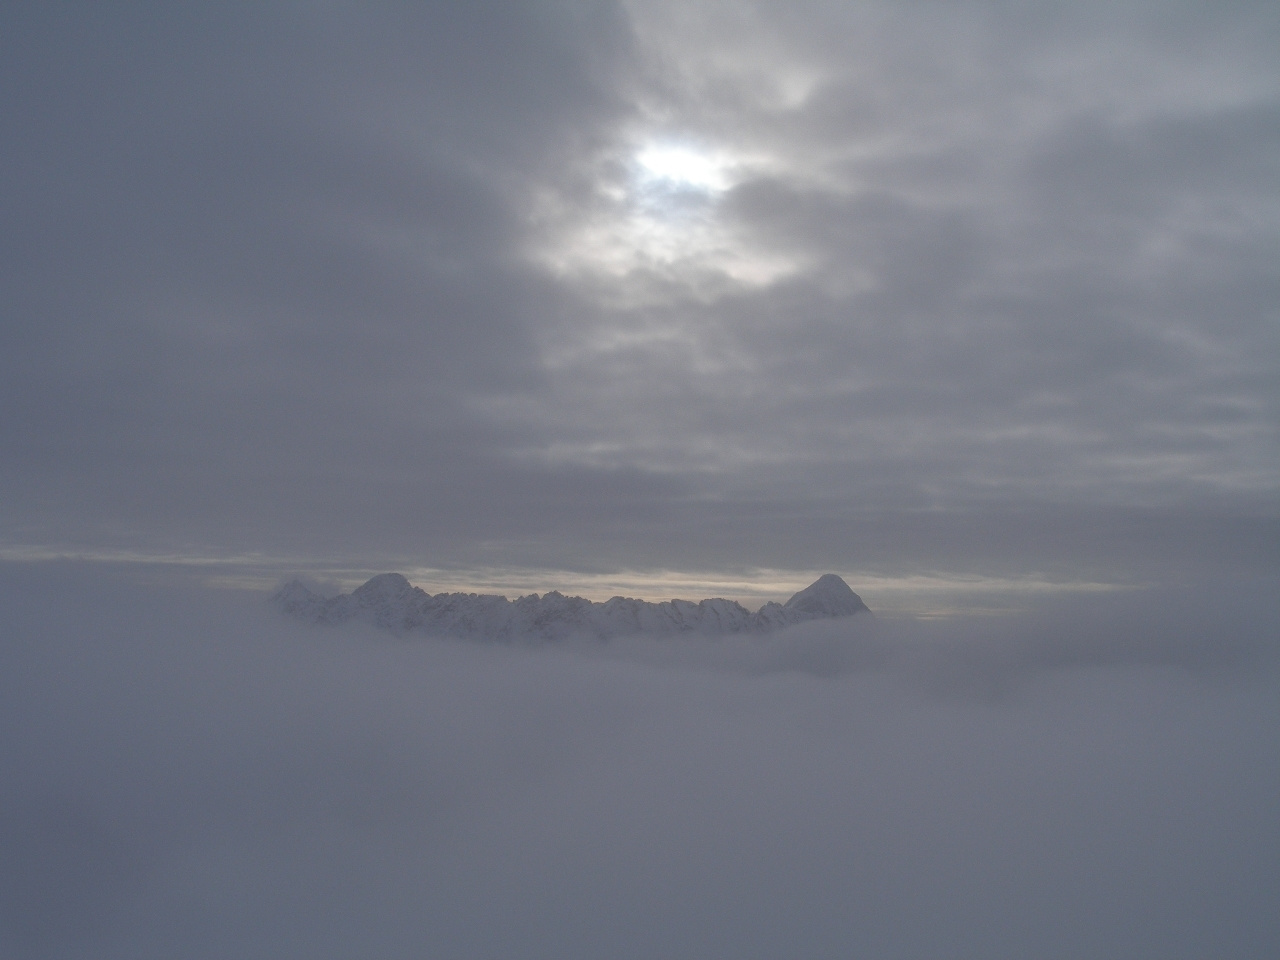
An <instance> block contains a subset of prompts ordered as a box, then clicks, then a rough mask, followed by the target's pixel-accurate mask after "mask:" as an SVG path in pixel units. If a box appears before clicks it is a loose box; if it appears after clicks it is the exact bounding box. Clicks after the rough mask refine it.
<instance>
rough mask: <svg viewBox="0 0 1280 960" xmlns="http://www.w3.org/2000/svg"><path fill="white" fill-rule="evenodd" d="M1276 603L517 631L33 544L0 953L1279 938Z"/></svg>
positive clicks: (1147, 594)
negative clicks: (276, 598)
mask: <svg viewBox="0 0 1280 960" xmlns="http://www.w3.org/2000/svg"><path fill="white" fill-rule="evenodd" d="M851 585H852V586H853V588H854V589H855V590H856V589H857V587H858V585H857V584H856V583H853V584H851ZM1267 594H1268V591H1266V590H1265V589H1263V588H1261V587H1260V588H1258V589H1252V590H1250V589H1239V590H1235V591H1231V590H1219V589H1208V588H1206V589H1204V590H1203V591H1202V592H1200V593H1198V594H1196V595H1191V594H1187V593H1178V594H1174V593H1168V592H1159V591H1141V592H1133V593H1129V594H1124V595H1113V596H1108V597H1106V598H1103V599H1099V598H1098V597H1097V596H1091V597H1090V598H1089V599H1087V600H1084V601H1075V602H1061V603H1059V604H1058V605H1057V606H1055V607H1053V608H1052V609H1042V610H1040V611H1039V612H1037V613H1036V614H1035V615H1028V616H1026V617H1023V618H1020V619H1012V618H1002V619H991V620H968V621H961V622H958V623H942V622H935V623H918V622H907V621H889V620H881V621H877V622H869V621H867V620H865V619H864V618H854V619H853V620H851V621H846V622H834V623H831V624H828V625H817V624H810V625H805V627H803V628H796V629H795V630H793V631H791V632H790V633H782V634H777V635H774V636H773V637H771V638H734V637H727V638H721V639H717V640H691V641H684V640H679V639H664V640H643V639H637V640H631V641H624V642H612V643H609V644H606V645H597V644H565V645H559V646H545V645H544V646H506V647H500V646H486V645H481V644H476V643H466V642H461V641H432V640H425V639H413V640H406V639H403V638H397V637H395V636H394V635H390V634H386V633H381V632H378V631H376V630H374V629H372V628H361V627H355V626H352V627H343V628H330V629H325V628H320V627H314V626H308V625H304V624H299V623H295V622H291V621H289V620H288V619H286V618H285V617H283V616H282V615H280V614H279V613H277V612H276V611H275V610H273V609H271V608H270V607H269V606H268V605H267V604H266V603H265V602H264V601H263V599H262V598H261V597H260V596H254V597H246V596H244V595H239V594H232V593H228V592H221V593H216V592H204V591H200V590H197V589H194V588H191V587H184V586H180V585H174V584H173V583H167V582H160V581H157V582H156V583H153V584H151V585H145V584H141V583H139V582H138V581H137V578H136V577H132V578H126V577H124V576H121V575H119V574H118V573H115V572H112V571H111V570H110V569H109V568H105V567H76V566H72V565H43V566H17V565H12V566H7V567H5V566H0V603H2V605H3V606H2V609H3V626H2V627H0V638H2V639H0V771H3V772H2V774H0V812H2V816H0V955H4V956H12V957H27V958H37V957H59V958H62V957H69V958H78V957H84V958H95V960H109V958H121V960H123V958H128V960H141V958H153V957H154V958H165V960H172V958H174V957H182V958H192V960H194V958H205V957H207V958H226V957H236V958H258V957H261V958H282V957H298V958H307V960H319V958H343V960H347V958H352V957H377V958H381V960H393V958H414V960H418V958H423V957H431V958H439V960H444V958H468V960H470V958H485V957H495V958H497V957H502V958H516V957H519V958H548V960H572V958H592V960H595V958H611V960H626V958H637V960H650V958H658V957H662V958H689V960H708V958H718V957H724V958H735V960H737V958H751V957H760V958H784V957H785V958H819V957H822V958H833V960H837V958H838V960H848V958H849V957H875V958H895V957H902V958H908V957H910V958H920V957H947V958H960V957H973V958H982V960H998V958H1017V960H1026V958H1029V957H1034V958H1038V960H1048V958H1058V957H1060V958H1064V960H1065V958H1070V960H1078V958H1080V957H1089V956H1091V957H1125V958H1128V960H1136V958H1145V957H1149V958H1153V960H1155V958H1159V960H1172V958H1181V957H1185V958H1202V957H1207V956H1214V957H1232V958H1252V957H1256V958H1264V957H1265V958H1273V957H1275V956H1277V955H1280V911H1278V910H1277V908H1276V905H1277V903H1278V902H1280V670H1277V658H1276V656H1275V651H1274V640H1275V633H1276V630H1275V628H1276V625H1277V623H1280V605H1278V604H1277V601H1276V599H1275V598H1274V597H1273V596H1268V595H1267Z"/></svg>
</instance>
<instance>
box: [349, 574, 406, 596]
mask: <svg viewBox="0 0 1280 960" xmlns="http://www.w3.org/2000/svg"><path fill="white" fill-rule="evenodd" d="M412 589H413V586H412V585H411V584H410V583H409V581H408V580H406V579H405V578H404V577H403V576H401V575H400V574H398V573H380V574H378V575H377V576H376V577H373V578H372V579H370V580H368V581H366V582H365V584H364V585H363V586H360V587H357V588H356V589H355V590H354V591H352V594H351V596H352V597H354V598H355V599H357V600H358V601H360V603H362V604H367V603H378V602H383V601H387V600H398V599H400V598H401V597H403V596H404V595H405V594H407V593H409V592H410V591H411V590H412Z"/></svg>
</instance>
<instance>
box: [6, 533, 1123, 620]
mask: <svg viewBox="0 0 1280 960" xmlns="http://www.w3.org/2000/svg"><path fill="white" fill-rule="evenodd" d="M4 560H8V561H18V562H28V563H30V562H40V561H56V560H71V561H79V562H85V563H109V564H126V565H138V566H144V565H145V566H151V567H158V568H164V567H168V568H174V569H186V570H197V571H199V570H203V571H207V572H206V573H203V574H200V575H199V579H200V580H201V582H203V583H205V584H206V585H207V586H210V587H215V588H220V589H232V590H252V591H258V592H267V591H271V590H274V589H275V588H276V587H277V586H278V585H279V584H280V582H281V581H282V580H285V579H289V578H291V577H294V576H303V577H307V578H309V579H312V580H314V581H318V582H321V583H325V584H328V585H329V586H330V587H332V588H334V589H336V590H341V591H344V592H346V591H350V590H352V589H354V588H356V587H358V586H360V584H362V583H364V582H365V581H366V580H368V579H369V578H370V577H372V576H375V575H376V574H379V573H388V572H393V571H394V572H398V573H402V574H404V576H405V577H406V578H407V579H408V580H409V581H410V582H411V583H412V584H414V586H417V587H421V588H422V589H423V590H425V591H426V592H428V593H433V594H434V593H486V594H497V595H501V596H505V597H508V598H509V599H514V598H516V597H519V596H525V595H528V594H531V593H537V594H543V593H549V592H550V591H552V590H557V591H559V592H560V593H563V594H565V595H567V596H581V597H586V598H587V599H589V600H596V601H602V600H607V599H609V598H610V597H615V596H624V597H635V598H636V599H641V600H649V601H663V600H671V599H676V598H678V599H682V600H695V601H696V600H702V599H705V598H708V597H723V598H725V599H727V600H735V601H737V602H738V603H741V604H742V605H743V606H745V607H747V608H748V609H751V610H754V609H757V608H759V607H760V606H761V605H763V604H765V603H767V602H769V601H770V600H776V601H778V602H783V601H785V600H786V599H787V598H788V597H790V596H791V595H792V594H793V593H795V592H796V591H798V590H802V589H804V588H805V587H807V586H808V585H809V584H811V583H812V582H813V581H814V580H816V579H818V577H820V576H821V575H822V574H824V573H837V574H839V575H840V576H841V577H843V578H844V580H845V581H846V582H847V583H848V584H849V586H850V587H851V588H852V589H853V591H854V592H855V593H857V594H858V595H859V596H860V597H862V599H863V601H865V602H866V604H867V606H868V607H870V608H871V610H872V612H873V613H875V614H877V615H879V616H882V617H917V618H928V619H935V618H950V617H972V616H1001V615H1007V614H1011V613H1017V612H1019V611H1020V610H1022V609H1025V608H1026V607H1029V606H1032V605H1034V603H1035V602H1036V601H1037V600H1041V599H1044V598H1046V597H1049V596H1054V595H1062V594H1071V593H1103V592H1113V591H1117V590H1130V589H1137V588H1139V585H1135V584H1125V583H1107V582H1102V581H1089V580H1054V579H1051V578H1048V577H1045V576H1042V575H1039V574H1029V575H1027V576H1022V577H997V576H970V575H963V574H954V573H949V572H945V571H936V572H932V573H927V574H904V575H892V574H883V573H877V572H871V571H862V572H859V571H856V570H852V571H839V570H817V569H814V570H780V569H768V568H767V569H758V570H751V571H746V572H741V573H736V574H725V573H718V572H715V571H688V570H621V571H616V572H613V573H594V574H590V573H581V572H575V571H570V570H546V569H528V568H496V567H487V568H486V567H478V568H471V569H454V570H444V569H439V568H434V567H422V566H416V565H414V564H412V563H406V562H403V561H396V560H389V561H387V563H386V564H385V565H383V566H382V567H380V568H375V567H372V566H368V567H366V566H364V565H362V564H358V563H350V564H343V565H338V564H332V563H327V562H324V561H317V560H313V559H307V558H303V557H284V556H265V555H262V554H241V555H227V556H205V555H199V554H194V553H178V552H173V553H163V552H158V553H147V552H138V551H133V550H94V549H88V548H76V547H69V546H62V547H58V546H31V545H7V546H6V545H0V561H4Z"/></svg>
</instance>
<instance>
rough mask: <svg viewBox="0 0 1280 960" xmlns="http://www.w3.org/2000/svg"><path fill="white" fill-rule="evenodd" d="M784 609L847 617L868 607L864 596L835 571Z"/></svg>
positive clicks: (819, 615) (801, 592) (805, 589)
mask: <svg viewBox="0 0 1280 960" xmlns="http://www.w3.org/2000/svg"><path fill="white" fill-rule="evenodd" d="M783 609H785V610H790V611H794V612H795V613H802V614H805V615H806V616H807V617H811V618H820V617H847V616H849V615H850V614H854V613H858V612H860V611H862V610H866V609H867V605H866V604H865V603H863V602H862V598H861V597H860V596H858V595H857V594H856V593H854V592H853V591H852V590H851V589H849V585H848V584H847V583H845V582H844V580H843V579H841V578H840V577H838V576H836V575H835V574H834V573H824V574H823V575H822V576H820V577H819V578H818V579H817V580H815V581H814V582H813V583H811V584H809V586H807V587H805V588H804V589H803V590H801V591H800V592H799V593H797V594H796V595H795V596H793V597H792V598H791V599H790V600H788V601H787V602H786V603H785V604H784V605H783Z"/></svg>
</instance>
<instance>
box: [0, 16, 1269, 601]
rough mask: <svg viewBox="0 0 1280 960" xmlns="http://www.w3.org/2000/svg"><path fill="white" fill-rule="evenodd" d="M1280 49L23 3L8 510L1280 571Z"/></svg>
mask: <svg viewBox="0 0 1280 960" xmlns="http://www.w3.org/2000/svg"><path fill="white" fill-rule="evenodd" d="M1277 50H1280V12H1277V8H1276V6H1275V5H1274V4H1272V3H1246V2H1239V3H1150V4H1147V3H1133V2H1122V3H1116V2H1106V3H1102V2H1096V3H1095V2H1081V3H1073V4H1062V3H1043V4H1038V3H1016V4H1015V3H999V2H986V3H977V2H973V3H966V2H954V0H951V2H946V3H936V4H933V3H912V4H903V3H892V4H889V3H886V4H876V3H852V2H845V3H835V2H816V0H815V2H806V0H802V2H788V3H785V4H783V3H754V4H753V3H720V2H714V0H697V2H693V0H681V2H671V3H667V2H660V0H646V2H634V3H626V2H621V3H616V4H610V3H571V2H551V0H547V2H542V0H529V2H509V3H434V4H429V3H405V4H393V3H372V2H361V3H342V2H326V3H311V4H308V3H294V2H289V3H285V2H279V3H254V4H203V5H174V4H127V5H125V4H83V5H76V4H9V5H7V6H6V8H5V11H4V12H3V13H2V14H0V104H2V106H0V123H2V124H3V135H2V136H0V182H3V183H4V189H3V197H4V199H3V202H2V206H0V211H2V212H0V216H3V230H2V231H0V244H2V245H3V246H2V247H0V311H2V312H0V405H2V407H3V410H4V413H5V415H4V416H3V417H2V418H0V551H2V552H3V556H7V557H11V558H18V557H35V556H44V555H52V554H60V553H61V554H66V553H71V554H79V555H85V556H114V557H121V556H136V557H144V558H153V559H154V558H160V557H181V558H185V559H187V560H195V561H201V562H205V561H210V562H213V561H217V562H220V563H222V564H223V566H224V567H225V569H226V570H228V571H232V572H234V573H235V575H237V576H239V575H241V574H245V573H250V574H253V575H255V576H259V575H260V576H262V577H263V578H264V579H268V580H269V579H271V578H274V577H276V576H279V575H280V574H282V573H287V572H289V571H290V570H291V569H302V570H307V571H313V572H317V573H321V574H323V573H325V572H334V571H337V572H339V574H338V575H340V574H341V572H342V571H374V570H387V569H400V570H404V571H406V572H408V571H414V570H417V571H419V572H420V576H419V577H417V578H416V579H417V580H418V582H422V583H424V584H425V585H427V586H430V585H431V584H432V583H433V582H434V583H439V584H441V585H449V586H459V587H466V586H468V585H471V586H486V585H492V586H494V588H495V589H498V588H502V587H504V585H505V586H506V587H507V588H511V587H512V586H521V587H527V588H529V589H547V588H549V587H561V588H562V589H563V588H565V587H568V588H570V589H572V588H573V587H574V586H579V587H580V588H581V592H587V593H591V594H592V595H597V594H602V595H604V596H607V595H608V594H609V593H611V592H630V593H633V594H634V593H638V594H641V595H646V596H647V595H650V594H655V595H656V596H657V597H658V598H662V597H664V596H670V595H672V594H673V593H674V594H677V595H680V594H683V595H693V596H701V595H705V594H704V588H705V592H720V593H726V594H728V595H732V596H744V597H745V596H750V595H758V597H760V598H763V597H764V596H765V595H768V596H773V595H775V594H777V593H781V594H782V595H783V596H785V595H786V593H789V592H790V590H791V589H794V588H795V587H796V586H800V585H802V584H803V582H807V579H810V577H809V576H808V575H809V574H810V573H815V572H820V571H822V570H834V571H836V572H839V573H841V574H843V575H844V576H845V577H846V579H848V580H849V581H850V583H851V584H852V585H853V586H854V588H855V589H860V588H861V592H863V593H864V595H866V596H867V597H868V599H869V601H872V606H873V608H874V607H875V606H876V603H875V602H874V600H875V598H876V597H877V596H879V597H880V598H881V599H882V600H883V602H884V603H887V604H890V605H892V603H896V602H899V601H897V600H894V599H893V598H894V597H895V596H898V597H900V596H902V595H903V591H904V590H906V592H908V593H909V592H910V585H911V584H915V585H916V587H917V588H920V589H924V587H921V584H924V585H925V586H926V587H928V588H929V589H931V590H934V593H933V594H931V596H932V597H933V599H931V600H929V601H928V602H925V601H920V603H921V604H923V606H926V607H927V606H928V605H929V603H933V604H935V606H936V605H937V604H938V603H941V602H943V601H942V600H941V599H939V598H942V597H943V596H944V594H945V595H946V596H947V597H951V596H952V595H951V594H947V592H946V591H947V590H950V589H952V588H954V587H955V581H965V582H967V583H969V584H970V587H971V588H972V589H969V588H966V589H968V590H969V593H968V594H967V597H968V599H966V600H964V601H963V602H964V603H965V604H968V605H970V606H975V607H981V606H983V604H984V603H985V602H986V601H984V600H983V599H982V596H985V595H993V591H994V592H999V590H1001V589H1005V588H1008V589H1009V590H1012V591H1014V592H1015V593H1016V591H1017V590H1019V589H1021V590H1024V591H1025V590H1035V589H1041V587H1043V588H1044V589H1049V588H1050V587H1053V588H1056V589H1062V588H1064V587H1068V588H1071V587H1080V588H1083V587H1084V586H1088V587H1089V589H1100V588H1101V587H1104V586H1107V585H1115V584H1124V585H1133V584H1151V583H1165V584H1185V583H1189V582H1193V581H1195V580H1196V579H1198V578H1201V577H1205V576H1216V577H1225V576H1247V577H1251V578H1272V577H1274V575H1275V573H1276V570H1277V552H1278V547H1277V544H1280V519H1278V516H1280V510H1278V508H1277V493H1278V490H1277V487H1278V486H1280V454H1278V444H1277V419H1278V418H1277V414H1278V413H1280V409H1278V407H1280V375H1278V373H1280V370H1278V367H1280V364H1278V363H1277V358H1278V357H1280V307H1278V306H1277V305H1278V304H1280V267H1278V266H1277V264H1280V58H1277V56H1276V51H1277ZM229 575H230V574H229ZM433 578H434V579H433ZM860 578H861V580H860ZM866 584H870V585H871V586H870V588H868V587H867V586H866ZM877 584H879V586H878V587H877ZM904 584H905V585H906V586H905V587H904ZM930 585H931V586H930ZM1037 585H1039V586H1037ZM1090 585H1091V586H1090ZM682 587H687V589H682ZM714 587H719V589H718V590H715V589H713V588H714ZM877 590H879V591H880V593H878V594H877V593H876V591H877ZM895 590H896V591H897V593H895ZM983 590H986V591H988V594H982V591H983ZM735 591H736V592H735ZM753 592H754V594H753ZM925 592H928V591H927V590H926V591H925ZM962 592H963V591H962ZM952 599H954V597H953V598H952ZM901 602H902V603H906V604H907V606H910V604H909V603H907V602H906V601H901ZM946 602H948V603H949V602H951V601H950V600H947V601H946ZM918 605H919V604H918ZM921 609H923V607H921Z"/></svg>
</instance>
